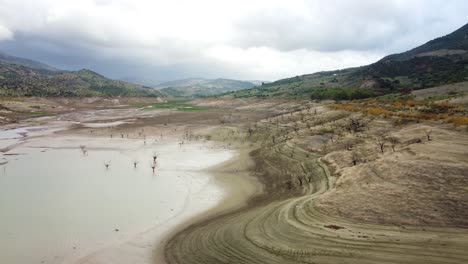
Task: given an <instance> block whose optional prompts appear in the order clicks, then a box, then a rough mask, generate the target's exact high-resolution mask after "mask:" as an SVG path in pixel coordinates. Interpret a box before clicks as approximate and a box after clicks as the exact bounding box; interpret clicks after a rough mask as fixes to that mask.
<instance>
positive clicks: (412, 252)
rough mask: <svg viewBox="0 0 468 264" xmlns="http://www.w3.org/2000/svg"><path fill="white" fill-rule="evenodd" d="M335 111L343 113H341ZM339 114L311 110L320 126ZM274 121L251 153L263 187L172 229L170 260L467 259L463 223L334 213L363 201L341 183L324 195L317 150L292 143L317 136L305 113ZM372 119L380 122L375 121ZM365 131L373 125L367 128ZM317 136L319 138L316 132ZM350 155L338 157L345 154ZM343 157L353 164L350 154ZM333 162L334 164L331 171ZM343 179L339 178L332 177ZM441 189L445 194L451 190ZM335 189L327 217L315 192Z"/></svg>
mask: <svg viewBox="0 0 468 264" xmlns="http://www.w3.org/2000/svg"><path fill="white" fill-rule="evenodd" d="M301 115H302V114H301ZM290 116H291V117H288V118H286V119H287V120H289V119H291V118H294V117H295V116H296V117H298V120H300V119H301V117H300V115H299V114H297V113H295V114H291V115H290ZM340 118H342V119H346V118H348V117H347V115H341V117H340ZM340 118H337V119H334V120H332V121H330V120H324V119H325V118H324V117H323V118H318V117H317V118H315V119H314V120H317V122H316V123H318V124H319V125H318V126H320V130H325V129H326V128H328V127H327V125H326V124H327V123H330V124H333V126H336V124H337V122H335V121H337V120H338V119H340ZM284 119H285V118H282V120H284ZM278 120H279V118H277V119H276V121H274V120H272V119H270V120H269V121H268V122H270V123H271V124H273V126H276V131H282V132H283V135H281V137H280V136H278V137H274V138H272V136H271V135H273V132H272V131H271V130H270V131H269V132H270V134H271V135H270V134H268V135H267V136H266V138H263V139H259V140H263V142H262V145H261V147H260V148H259V149H258V150H257V151H254V152H252V153H251V155H252V158H253V159H254V161H255V163H256V170H255V171H256V172H255V173H256V174H257V176H258V177H259V179H260V180H261V181H262V182H263V183H264V184H265V194H264V195H262V196H260V197H257V198H256V199H254V200H252V201H251V203H250V204H249V206H248V207H246V208H244V209H241V210H238V211H235V212H231V213H228V214H226V215H222V216H217V217H215V218H213V219H210V220H207V221H204V222H201V223H196V224H194V225H192V226H190V227H188V228H187V229H185V230H183V231H181V232H179V233H178V234H176V235H175V236H174V237H173V238H172V239H171V240H170V241H169V242H168V244H167V245H166V249H165V250H166V254H165V256H166V260H167V261H168V262H169V263H467V262H468V252H466V248H467V247H468V232H466V229H457V228H436V227H427V226H424V227H422V226H418V225H417V224H418V223H419V222H417V223H416V225H412V226H403V225H391V224H389V223H388V222H387V221H381V222H382V224H380V223H379V221H374V220H375V218H374V219H372V218H371V219H367V220H370V221H367V222H364V221H362V220H359V217H356V218H357V219H358V220H354V219H353V218H352V217H351V218H342V217H339V216H340V215H343V212H346V213H347V214H350V212H351V211H352V210H354V208H360V209H362V210H363V211H365V210H366V208H367V207H366V205H365V204H363V205H362V207H361V206H360V202H361V200H359V199H358V200H356V201H354V200H353V199H354V198H355V196H353V195H351V196H346V190H344V191H342V189H340V188H339V187H334V188H333V191H332V192H330V193H329V194H327V191H328V190H329V189H330V186H335V185H334V182H335V177H334V176H335V175H334V174H333V175H330V174H329V173H328V171H327V167H326V166H324V164H323V163H322V162H321V160H320V155H318V154H314V152H311V151H310V149H307V150H306V149H305V148H304V147H299V146H301V144H295V143H294V142H299V143H300V142H302V143H304V142H310V140H315V139H316V138H314V137H316V136H309V134H307V135H306V132H303V131H309V130H310V131H312V130H313V129H310V128H309V129H306V127H309V123H307V122H306V121H304V120H307V119H305V118H303V117H302V121H297V120H296V121H293V122H292V123H291V122H290V124H284V123H283V124H279V122H278ZM275 122H276V124H274V123H275ZM294 122H295V123H294ZM345 122H347V120H345ZM265 123H266V122H264V124H265ZM285 123H286V122H285ZM291 124H296V125H291ZM376 126H377V127H380V125H379V124H376ZM289 128H290V130H288V129H289ZM250 129H252V130H254V129H253V128H249V130H250ZM259 130H261V128H258V127H257V126H256V127H255V131H259ZM286 130H288V131H291V132H287V133H286V134H289V135H295V136H294V139H293V140H291V137H292V136H291V137H289V136H287V135H286V136H285V133H284V132H285V131H286ZM369 131H372V129H371V128H369ZM275 133H276V132H275ZM307 133H309V132H307ZM366 133H367V132H366ZM310 134H313V132H311V133H310ZM275 135H276V134H275ZM298 138H301V140H297V139H298ZM363 138H364V139H363V142H364V143H365V142H367V143H368V144H367V145H365V146H367V147H370V144H371V142H372V144H375V142H374V140H373V139H371V138H370V137H369V138H366V136H363ZM305 139H307V140H309V141H307V140H305ZM270 140H272V142H271V141H270ZM316 140H318V141H320V138H318V139H316ZM331 142H333V143H330V145H329V146H328V145H324V147H323V148H324V149H325V148H327V149H330V148H334V147H337V146H334V145H333V144H335V145H336V142H337V140H336V139H335V140H333V139H332V140H331ZM364 143H363V144H364ZM326 144H328V143H326ZM340 146H341V145H340ZM373 146H374V145H373ZM374 147H375V146H374ZM375 148H377V149H378V147H375ZM404 151H408V150H404ZM409 151H411V150H409ZM375 152H378V150H376V151H375ZM349 155H350V154H348V155H345V156H343V157H342V158H346V159H348V158H349ZM371 155H372V153H371ZM403 157H404V156H403ZM372 160H375V158H374V159H372ZM346 163H347V164H349V163H351V159H349V160H347V161H346ZM389 164H390V163H389ZM417 164H419V165H420V164H421V163H417ZM419 165H418V166H419ZM337 169H339V168H334V171H336V170H337ZM354 169H355V168H354ZM383 169H385V168H383ZM387 169H388V168H387ZM343 179H344V178H341V179H340V178H339V179H338V183H340V182H341V181H343ZM397 179H398V178H397ZM415 181H417V179H415ZM413 183H414V182H413ZM341 186H343V184H341ZM377 190H379V189H377ZM418 190H420V188H415V189H412V190H411V192H417V191H418ZM444 192H445V193H449V192H450V190H444ZM333 193H335V194H336V195H337V196H338V197H337V198H336V199H334V200H332V202H331V203H329V204H328V205H333V204H336V202H341V203H343V204H342V205H341V207H340V208H341V210H343V212H337V213H336V212H334V211H332V210H331V212H332V213H335V214H334V215H335V216H333V214H324V213H323V212H321V211H319V210H317V207H316V203H317V198H318V197H321V196H322V195H323V194H327V195H328V196H323V197H332V196H333ZM361 195H362V193H361ZM373 195H375V196H378V195H379V192H378V191H377V192H373ZM358 196H359V195H358ZM347 197H348V198H347ZM364 197H365V199H366V201H369V199H373V198H372V197H370V196H368V195H367V196H364ZM421 197H425V196H421ZM414 198H415V199H416V198H417V196H414ZM330 199H332V198H330ZM366 201H364V202H366ZM378 201H379V203H378V206H380V207H382V208H385V207H386V206H385V204H388V203H392V202H393V201H392V200H387V201H385V200H382V199H379V200H378ZM395 201H397V202H401V201H402V199H401V197H395ZM334 202H335V203H334ZM347 205H353V206H350V207H347ZM391 207H392V206H391ZM325 209H326V208H325ZM348 209H350V210H348ZM327 212H328V210H327ZM396 213H401V212H400V211H396ZM363 214H364V213H363ZM345 215H346V214H345ZM371 215H372V214H371Z"/></svg>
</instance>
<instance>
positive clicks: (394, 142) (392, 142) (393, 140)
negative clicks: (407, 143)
mask: <svg viewBox="0 0 468 264" xmlns="http://www.w3.org/2000/svg"><path fill="white" fill-rule="evenodd" d="M388 142H390V146H391V147H392V150H393V152H395V147H396V145H397V144H400V140H399V139H398V138H396V137H389V138H388Z"/></svg>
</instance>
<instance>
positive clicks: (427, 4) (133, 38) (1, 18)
mask: <svg viewBox="0 0 468 264" xmlns="http://www.w3.org/2000/svg"><path fill="white" fill-rule="evenodd" d="M467 13H468V4H467V3H466V2H465V1H461V0H453V1H450V4H448V3H447V2H446V1H442V0H429V1H423V0H413V1H403V0H380V1H374V0H361V1H348V0H327V1H318V0H310V1H301V0H289V1H280V0H269V1H267V0H258V1H247V0H238V1H214V0H198V1H189V0H175V1H152V0H114V1H112V0H94V1H93V0H80V1H76V0H74V1H67V0H0V47H2V43H4V44H5V43H13V42H14V41H17V43H15V44H21V45H16V46H17V48H15V49H14V48H11V49H14V50H15V52H16V53H21V52H22V51H25V50H24V49H23V50H21V48H20V47H27V48H28V50H33V51H34V52H36V53H35V54H40V53H41V52H42V53H44V54H45V52H46V51H45V50H44V47H48V48H49V50H47V52H49V53H53V52H54V48H53V47H55V50H56V52H58V51H59V50H60V51H61V52H62V53H61V54H60V55H61V56H63V60H62V63H61V64H67V63H71V62H70V61H69V60H71V58H72V57H74V56H76V55H77V54H71V53H80V56H77V57H81V58H94V60H93V63H95V67H97V68H105V67H104V66H103V65H110V66H109V67H107V68H106V69H107V72H108V73H110V74H111V75H118V73H113V68H112V65H111V64H110V63H109V61H112V63H116V62H117V63H118V62H120V63H122V64H123V65H124V64H133V65H135V64H140V65H142V66H141V67H139V68H145V69H146V70H145V71H144V72H145V74H146V73H147V72H151V69H156V68H157V69H161V68H165V69H168V71H171V69H173V70H172V71H173V74H171V76H180V78H182V77H188V76H190V75H192V74H197V73H198V74H200V73H202V74H205V75H210V76H209V77H216V76H220V75H222V76H223V77H231V78H243V79H250V78H255V79H270V80H271V79H277V78H282V77H287V76H292V75H297V74H302V73H311V72H314V71H319V70H329V69H336V68H345V67H350V66H359V65H362V64H367V63H371V62H373V61H375V60H377V59H378V58H380V57H382V56H384V55H386V54H388V53H390V52H396V51H404V50H406V49H408V48H410V47H413V46H416V45H418V44H421V42H424V41H427V40H429V39H432V38H434V37H437V36H439V35H441V34H445V33H449V32H450V31H452V30H455V29H456V28H457V27H459V26H461V25H462V24H464V23H466V22H467V21H466V14H467ZM17 36H20V37H17ZM25 40H27V42H28V43H29V42H30V43H29V44H28V43H19V42H20V41H22V42H25ZM8 41H9V42H8ZM37 43H40V45H39V44H37ZM36 44H37V45H36ZM5 45H6V44H5ZM28 45H29V46H28ZM33 45H36V46H33ZM11 46H14V45H10V47H11ZM51 47H52V48H51ZM63 51H65V52H63ZM66 51H68V52H70V54H68V55H67V53H66ZM49 53H47V54H49ZM16 55H21V54H16ZM33 55H34V54H33ZM71 55H73V56H71ZM38 57H41V56H38ZM42 57H43V56H42ZM96 58H97V59H96ZM99 63H101V64H99ZM106 63H107V64H106ZM76 64H79V63H74V64H73V65H76ZM181 65H184V66H183V68H184V70H183V71H180V72H179V73H178V72H177V71H178V70H180V68H181ZM91 66H92V65H91ZM201 67H203V69H201ZM129 71H131V69H129ZM166 72H167V71H166ZM133 74H136V75H138V72H134V73H133ZM155 75H156V76H157V75H158V73H157V72H155ZM187 75H188V76H187ZM157 78H160V79H164V78H165V76H157Z"/></svg>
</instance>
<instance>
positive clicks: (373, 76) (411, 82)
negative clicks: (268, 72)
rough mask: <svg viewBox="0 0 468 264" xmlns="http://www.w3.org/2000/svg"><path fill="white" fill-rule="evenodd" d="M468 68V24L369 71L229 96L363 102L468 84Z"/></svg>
mask: <svg viewBox="0 0 468 264" xmlns="http://www.w3.org/2000/svg"><path fill="white" fill-rule="evenodd" d="M467 65H468V24H466V25H463V26H462V27H460V28H459V29H457V30H456V31H454V32H452V33H450V34H447V35H445V36H442V37H439V38H436V39H433V40H431V41H428V42H426V43H424V44H422V45H420V46H418V47H415V48H413V49H410V50H408V51H405V52H402V53H396V54H391V55H388V56H386V57H384V58H382V59H381V60H379V61H377V62H375V63H372V64H369V65H365V66H360V67H355V68H347V69H342V70H335V71H322V72H316V73H312V74H305V75H301V76H296V77H290V78H286V79H281V80H277V81H274V82H272V83H269V84H264V85H262V86H260V87H255V88H252V89H248V90H244V91H239V92H231V93H227V94H226V95H227V96H234V97H250V96H257V97H270V96H288V97H304V96H309V97H311V98H312V99H339V100H341V99H362V98H367V97H373V96H379V95H384V94H388V93H396V92H398V93H408V92H410V91H411V90H418V89H423V88H430V87H435V86H438V85H443V84H447V83H457V82H462V81H466V80H468V66H467Z"/></svg>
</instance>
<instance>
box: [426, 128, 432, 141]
mask: <svg viewBox="0 0 468 264" xmlns="http://www.w3.org/2000/svg"><path fill="white" fill-rule="evenodd" d="M431 134H432V129H430V130H427V131H426V137H427V141H431V140H432V138H431Z"/></svg>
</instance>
